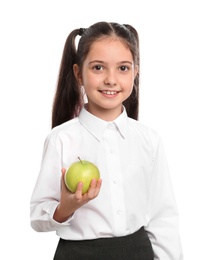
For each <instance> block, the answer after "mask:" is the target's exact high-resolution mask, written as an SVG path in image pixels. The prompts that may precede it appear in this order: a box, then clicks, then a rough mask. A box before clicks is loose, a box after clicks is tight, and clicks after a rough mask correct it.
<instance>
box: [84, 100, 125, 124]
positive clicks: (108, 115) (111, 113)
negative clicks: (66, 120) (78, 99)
mask: <svg viewBox="0 0 212 260" xmlns="http://www.w3.org/2000/svg"><path fill="white" fill-rule="evenodd" d="M85 108H86V110H87V111H88V112H89V113H91V114H92V115H94V116H96V117H98V118H100V119H102V120H104V121H107V122H112V121H114V120H115V119H116V118H117V117H118V116H119V115H120V114H121V113H122V111H123V108H122V106H121V107H119V108H116V109H104V108H98V109H93V108H92V107H90V106H89V104H86V105H85Z"/></svg>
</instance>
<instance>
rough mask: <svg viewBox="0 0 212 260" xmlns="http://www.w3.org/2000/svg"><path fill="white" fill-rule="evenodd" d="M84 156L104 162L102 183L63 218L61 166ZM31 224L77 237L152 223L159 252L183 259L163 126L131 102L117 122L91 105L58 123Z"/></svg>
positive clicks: (111, 233)
mask: <svg viewBox="0 0 212 260" xmlns="http://www.w3.org/2000/svg"><path fill="white" fill-rule="evenodd" d="M77 157H80V158H81V159H82V160H88V161H91V162H93V163H94V164H96V165H97V167H98V168H99V170H100V174H101V179H102V187H101V191H100V194H99V196H98V197H97V198H95V199H93V200H92V201H89V202H88V203H87V204H85V205H84V206H82V207H81V208H79V209H78V210H77V211H76V212H75V213H74V214H73V216H72V217H70V218H69V219H68V220H67V221H66V222H64V223H58V222H56V221H55V220H54V219H53V214H54V211H55V209H56V207H57V205H58V203H59V200H60V179H61V168H66V169H67V168H68V167H69V166H70V164H71V163H72V162H74V161H77V160H78V159H77ZM31 226H32V228H33V229H35V230H36V231H56V233H57V234H58V235H59V236H60V237H61V238H63V239H71V240H83V239H95V238H99V237H112V236H124V235H128V234H131V233H133V232H135V231H137V230H138V229H139V228H140V227H141V226H144V227H145V230H146V231H147V233H148V236H149V238H150V240H151V243H152V246H153V250H154V253H155V258H154V259H161V260H181V259H182V253H181V245H180V238H179V233H178V212H177V207H176V203H175V199H174V195H173V191H172V185H171V181H170V176H169V171H168V167H167V162H166V158H165V154H164V150H163V145H162V142H161V139H160V137H159V136H158V134H157V133H156V132H155V131H154V130H152V129H149V128H147V127H146V126H144V125H142V124H141V123H140V122H138V121H136V120H133V119H131V118H129V117H128V116H127V114H126V111H125V109H124V111H123V113H122V114H121V115H120V116H119V117H118V118H117V119H116V120H114V122H106V121H103V120H101V119H99V118H97V117H95V116H93V115H92V114H90V113H89V112H88V111H87V110H86V109H85V108H83V109H82V111H81V113H80V115H79V117H77V118H75V119H72V120H70V121H68V122H66V123H64V124H62V125H60V126H58V127H55V128H54V129H52V130H51V132H50V134H49V135H48V137H47V138H46V141H45V144H44V151H43V159H42V164H41V169H40V173H39V176H38V179H37V183H36V185H35V189H34V192H33V194H32V198H31Z"/></svg>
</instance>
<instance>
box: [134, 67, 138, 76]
mask: <svg viewBox="0 0 212 260" xmlns="http://www.w3.org/2000/svg"><path fill="white" fill-rule="evenodd" d="M137 74H138V66H137V65H136V66H135V69H134V78H135V77H136V75H137Z"/></svg>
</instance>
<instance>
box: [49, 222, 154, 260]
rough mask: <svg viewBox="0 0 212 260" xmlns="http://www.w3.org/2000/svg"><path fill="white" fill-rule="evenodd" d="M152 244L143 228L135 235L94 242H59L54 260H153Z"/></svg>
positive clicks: (100, 239) (61, 240)
mask: <svg viewBox="0 0 212 260" xmlns="http://www.w3.org/2000/svg"><path fill="white" fill-rule="evenodd" d="M153 258H154V256H153V250H152V245H151V242H150V240H149V238H148V236H147V234H146V232H145V230H144V228H143V227H142V228H141V229H139V230H138V231H136V232H135V233H133V234H131V235H128V236H123V237H113V238H99V239H94V240H80V241H73V240H64V239H61V238H60V240H59V243H58V246H57V249H56V252H55V256H54V260H80V259H83V260H119V259H120V260H125V259H126V260H136V259H139V260H153Z"/></svg>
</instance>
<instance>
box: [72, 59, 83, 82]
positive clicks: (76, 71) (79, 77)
mask: <svg viewBox="0 0 212 260" xmlns="http://www.w3.org/2000/svg"><path fill="white" fill-rule="evenodd" d="M73 71H74V76H75V78H76V80H77V82H78V83H79V85H80V86H82V85H83V84H82V77H81V75H80V71H79V66H78V65H77V64H74V65H73Z"/></svg>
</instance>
